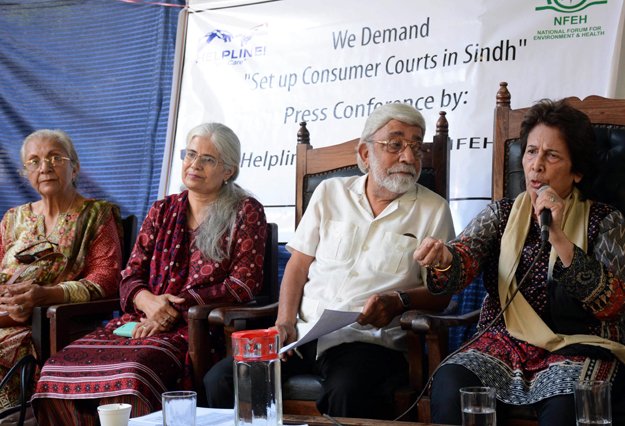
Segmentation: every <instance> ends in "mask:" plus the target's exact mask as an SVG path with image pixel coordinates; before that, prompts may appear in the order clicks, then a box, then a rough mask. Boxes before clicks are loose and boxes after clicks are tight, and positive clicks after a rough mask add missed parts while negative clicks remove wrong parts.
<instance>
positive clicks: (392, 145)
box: [369, 137, 423, 158]
mask: <svg viewBox="0 0 625 426" xmlns="http://www.w3.org/2000/svg"><path fill="white" fill-rule="evenodd" d="M369 142H373V143H379V144H381V145H384V150H385V151H386V152H388V153H389V154H400V153H402V152H404V149H406V147H410V150H411V151H412V154H413V155H414V157H415V158H421V157H423V143H422V142H417V141H413V140H410V139H404V138H399V137H393V138H392V139H389V140H386V141H369Z"/></svg>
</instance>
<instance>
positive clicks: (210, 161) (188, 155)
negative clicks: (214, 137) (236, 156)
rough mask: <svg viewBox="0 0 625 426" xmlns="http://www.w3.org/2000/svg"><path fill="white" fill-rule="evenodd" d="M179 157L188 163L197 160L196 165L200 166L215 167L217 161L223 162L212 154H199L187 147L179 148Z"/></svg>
mask: <svg viewBox="0 0 625 426" xmlns="http://www.w3.org/2000/svg"><path fill="white" fill-rule="evenodd" d="M180 158H181V159H182V161H184V162H185V163H187V164H189V165H191V164H193V163H194V162H195V161H196V160H197V163H198V165H199V166H200V167H202V168H204V167H206V166H210V167H217V165H218V164H219V163H223V161H221V160H218V159H216V158H215V157H213V156H212V155H199V154H198V153H197V152H195V151H191V150H189V149H183V150H181V151H180Z"/></svg>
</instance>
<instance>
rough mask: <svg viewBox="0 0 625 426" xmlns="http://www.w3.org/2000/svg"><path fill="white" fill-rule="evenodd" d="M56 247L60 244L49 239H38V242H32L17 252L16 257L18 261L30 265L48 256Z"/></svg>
mask: <svg viewBox="0 0 625 426" xmlns="http://www.w3.org/2000/svg"><path fill="white" fill-rule="evenodd" d="M39 245H41V247H37V246H39ZM56 247H58V244H56V243H52V242H50V241H47V240H46V241H37V242H36V243H34V244H31V245H29V246H27V247H25V248H23V249H22V250H20V251H18V252H17V253H15V256H14V257H15V259H16V260H17V261H18V262H20V263H24V264H26V265H29V264H31V263H33V262H35V261H37V260H39V259H42V258H43V257H45V256H48V255H49V254H52V253H54V252H55V248H56ZM35 248H36V249H35ZM59 254H61V253H59Z"/></svg>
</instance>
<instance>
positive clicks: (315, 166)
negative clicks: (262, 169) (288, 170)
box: [209, 112, 449, 415]
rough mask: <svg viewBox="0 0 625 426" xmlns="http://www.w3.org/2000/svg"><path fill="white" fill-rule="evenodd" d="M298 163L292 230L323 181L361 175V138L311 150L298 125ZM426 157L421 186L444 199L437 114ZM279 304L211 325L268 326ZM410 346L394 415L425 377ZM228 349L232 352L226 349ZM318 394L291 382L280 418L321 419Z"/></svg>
mask: <svg viewBox="0 0 625 426" xmlns="http://www.w3.org/2000/svg"><path fill="white" fill-rule="evenodd" d="M297 141H298V145H297V163H296V195H295V198H296V200H295V206H296V207H295V212H296V214H295V216H296V218H295V222H296V226H297V224H299V221H300V219H301V217H302V215H303V213H304V211H305V209H306V207H307V205H308V202H309V201H310V197H311V196H312V193H313V192H314V190H315V188H316V187H317V185H319V183H320V182H321V181H323V180H324V179H327V178H330V177H339V176H353V175H360V174H362V173H361V172H360V170H359V169H358V166H357V164H356V147H357V146H358V141H359V139H358V138H356V139H352V140H350V141H347V142H344V143H340V144H337V145H331V146H327V147H322V148H313V147H312V146H311V145H310V134H309V132H308V129H307V127H306V123H305V122H303V123H300V129H299V131H298V133H297ZM423 146H424V150H425V153H424V156H423V158H422V160H421V165H422V166H421V167H422V170H421V175H420V178H419V183H420V184H422V185H424V186H426V187H428V188H430V189H432V190H434V191H435V192H437V193H438V194H439V195H441V196H442V197H444V198H447V197H448V193H449V187H448V175H449V139H448V123H447V119H446V117H445V112H441V113H440V115H439V118H438V121H437V123H436V134H435V136H434V140H433V142H428V143H424V145H423ZM277 308H278V304H277V303H274V304H272V305H268V306H265V307H262V308H255V309H246V308H238V307H235V308H226V309H215V310H213V311H211V313H210V315H209V322H211V323H213V324H215V325H220V326H223V327H224V328H225V329H226V331H227V335H229V333H232V332H233V331H236V330H241V329H244V328H250V325H249V323H246V320H248V321H249V320H258V319H260V318H265V319H266V318H270V319H271V324H270V325H272V324H273V321H274V320H275V317H276V315H277ZM408 346H409V357H408V358H409V369H410V378H409V382H410V385H409V388H407V389H401V390H400V391H398V392H397V393H396V395H395V405H396V412H397V413H398V414H402V413H403V411H405V409H407V408H408V407H409V406H410V404H411V402H412V400H413V398H414V396H416V393H415V389H421V388H422V387H423V385H424V383H425V381H424V378H425V377H426V375H425V374H426V373H427V371H426V369H425V365H424V364H423V363H422V360H423V354H424V351H425V349H424V346H423V341H421V340H420V339H419V338H418V336H417V335H409V336H408ZM228 349H230V347H228ZM321 392H322V386H321V382H320V378H319V377H317V376H314V375H301V376H294V377H291V378H289V379H288V380H287V381H286V382H285V383H284V384H283V386H282V407H283V411H284V413H288V414H303V415H320V413H319V412H318V410H317V407H316V404H315V401H316V400H317V399H318V398H319V396H320V394H321Z"/></svg>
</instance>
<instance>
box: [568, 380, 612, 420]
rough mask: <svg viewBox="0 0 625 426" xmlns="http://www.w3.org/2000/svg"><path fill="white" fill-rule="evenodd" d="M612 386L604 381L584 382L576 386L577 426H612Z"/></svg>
mask: <svg viewBox="0 0 625 426" xmlns="http://www.w3.org/2000/svg"><path fill="white" fill-rule="evenodd" d="M610 393H611V384H610V382H608V381H603V380H582V381H581V382H578V383H576V384H575V415H576V418H577V426H591V425H611V424H612V404H611V398H610Z"/></svg>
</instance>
